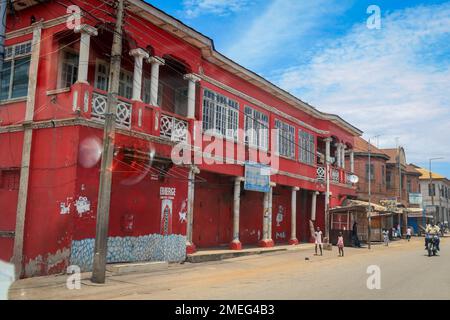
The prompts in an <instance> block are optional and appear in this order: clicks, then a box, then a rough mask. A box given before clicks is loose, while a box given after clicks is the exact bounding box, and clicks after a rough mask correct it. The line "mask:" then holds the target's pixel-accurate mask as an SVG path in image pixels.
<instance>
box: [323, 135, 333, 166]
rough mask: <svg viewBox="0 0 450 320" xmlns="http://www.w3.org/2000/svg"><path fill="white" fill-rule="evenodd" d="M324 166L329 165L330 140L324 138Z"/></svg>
mask: <svg viewBox="0 0 450 320" xmlns="http://www.w3.org/2000/svg"><path fill="white" fill-rule="evenodd" d="M324 141H325V164H329V163H330V153H331V152H330V150H331V141H332V139H331V138H325V139H324Z"/></svg>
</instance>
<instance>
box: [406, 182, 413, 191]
mask: <svg viewBox="0 0 450 320" xmlns="http://www.w3.org/2000/svg"><path fill="white" fill-rule="evenodd" d="M406 191H408V193H409V192H412V183H411V179H408V180H407V182H406Z"/></svg>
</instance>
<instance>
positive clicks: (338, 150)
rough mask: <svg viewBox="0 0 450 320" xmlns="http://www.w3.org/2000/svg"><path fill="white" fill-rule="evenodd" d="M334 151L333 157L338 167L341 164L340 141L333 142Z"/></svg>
mask: <svg viewBox="0 0 450 320" xmlns="http://www.w3.org/2000/svg"><path fill="white" fill-rule="evenodd" d="M335 146H336V151H335V152H334V157H335V158H336V162H335V164H336V166H337V167H339V166H340V165H341V143H340V142H338V143H336V144H335Z"/></svg>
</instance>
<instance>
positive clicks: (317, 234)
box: [314, 227, 322, 256]
mask: <svg viewBox="0 0 450 320" xmlns="http://www.w3.org/2000/svg"><path fill="white" fill-rule="evenodd" d="M314 238H315V239H316V241H315V243H316V248H315V251H316V256H317V247H319V249H320V255H322V231H320V228H319V227H317V230H316V232H314Z"/></svg>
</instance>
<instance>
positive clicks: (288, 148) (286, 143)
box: [275, 120, 295, 159]
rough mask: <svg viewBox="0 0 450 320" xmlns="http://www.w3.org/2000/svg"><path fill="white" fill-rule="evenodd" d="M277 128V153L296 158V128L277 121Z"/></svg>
mask: <svg viewBox="0 0 450 320" xmlns="http://www.w3.org/2000/svg"><path fill="white" fill-rule="evenodd" d="M275 128H276V129H278V135H277V148H276V150H277V152H278V154H280V155H282V156H285V157H288V158H293V159H294V158H295V128H294V126H291V125H290V124H288V123H285V122H282V121H280V120H275Z"/></svg>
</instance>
